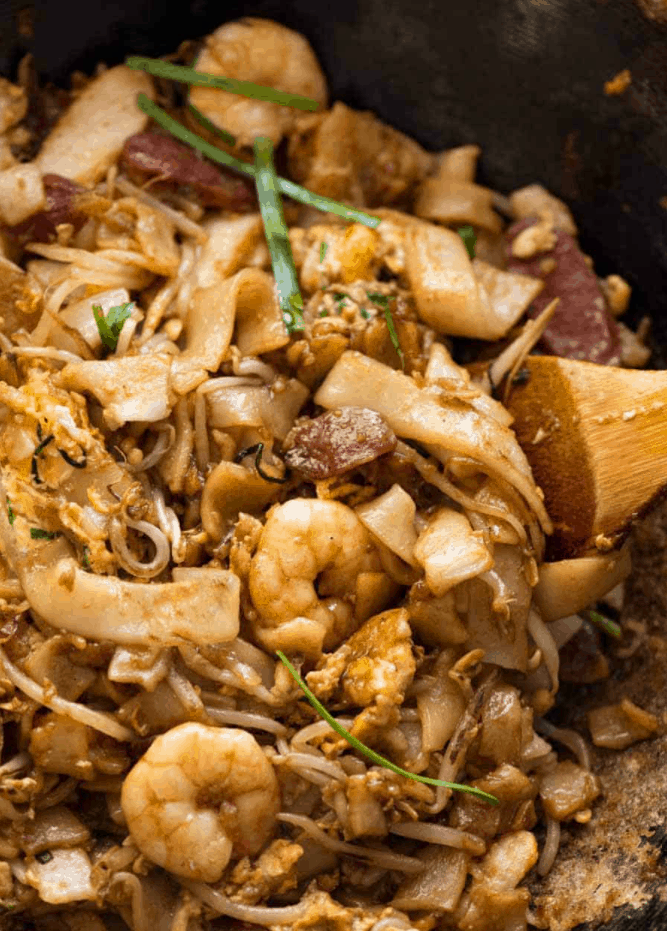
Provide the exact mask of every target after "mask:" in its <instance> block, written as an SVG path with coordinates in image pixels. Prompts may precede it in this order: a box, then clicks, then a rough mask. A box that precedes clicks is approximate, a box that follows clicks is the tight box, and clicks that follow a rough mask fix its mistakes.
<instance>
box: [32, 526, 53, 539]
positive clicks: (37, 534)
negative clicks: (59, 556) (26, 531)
mask: <svg viewBox="0 0 667 931" xmlns="http://www.w3.org/2000/svg"><path fill="white" fill-rule="evenodd" d="M55 537H56V534H55V533H51V531H50V530H42V528H41V527H31V528H30V538H31V539H32V540H54V539H55Z"/></svg>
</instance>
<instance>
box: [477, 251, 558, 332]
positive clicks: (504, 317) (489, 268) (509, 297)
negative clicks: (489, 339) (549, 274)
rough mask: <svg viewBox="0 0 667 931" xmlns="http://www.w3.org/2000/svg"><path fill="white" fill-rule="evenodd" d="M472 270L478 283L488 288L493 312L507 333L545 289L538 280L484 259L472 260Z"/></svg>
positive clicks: (487, 291)
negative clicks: (504, 268)
mask: <svg viewBox="0 0 667 931" xmlns="http://www.w3.org/2000/svg"><path fill="white" fill-rule="evenodd" d="M472 270H473V273H474V275H475V278H476V279H477V281H478V282H479V284H480V285H481V286H482V287H484V288H485V289H486V293H487V294H488V295H489V301H490V302H491V307H492V308H493V313H494V315H495V317H496V319H497V320H498V321H499V323H502V325H503V326H504V327H505V332H506V333H507V332H509V330H511V329H512V327H513V326H515V325H516V324H517V323H518V322H519V320H520V319H521V317H522V316H523V315H524V314H525V312H526V311H527V310H528V307H529V306H530V304H532V302H533V300H534V299H535V298H536V297H537V295H538V294H539V293H540V291H541V290H542V288H543V287H544V282H543V281H540V279H539V278H532V277H531V276H530V275H519V274H517V273H516V272H505V271H502V270H501V269H500V268H496V267H495V266H494V265H489V263H488V262H483V261H482V260H481V259H474V260H473V263H472Z"/></svg>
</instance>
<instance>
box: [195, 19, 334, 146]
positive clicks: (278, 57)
mask: <svg viewBox="0 0 667 931" xmlns="http://www.w3.org/2000/svg"><path fill="white" fill-rule="evenodd" d="M197 70H198V71H206V72H208V73H209V74H221V75H225V77H228V78H240V79H241V80H245V81H255V82H256V83H257V84H263V85H267V86H268V87H275V88H276V89H277V90H281V91H289V92H291V93H293V94H302V95H304V96H305V97H310V98H312V99H314V100H316V101H317V102H318V103H319V104H322V105H323V106H325V105H326V102H327V84H326V79H325V77H324V74H323V72H322V69H321V68H320V66H319V63H318V61H317V59H316V58H315V55H314V53H313V50H312V48H311V47H310V44H309V42H308V41H307V40H306V39H305V38H304V37H303V36H302V35H300V34H299V33H297V32H294V31H293V30H291V29H288V28H287V27H286V26H281V25H280V24H279V23H274V22H272V21H270V20H268V19H258V18H256V17H249V16H247V17H245V18H244V19H240V20H237V21H236V22H232V23H225V24H224V25H223V26H221V27H220V28H219V29H216V31H215V32H214V33H212V35H210V36H208V38H207V39H206V42H205V45H204V48H203V50H202V52H201V54H200V56H199V58H198V60H197ZM190 100H191V101H192V103H193V104H194V105H195V106H196V107H199V109H200V110H201V111H202V113H204V114H205V115H206V116H207V117H208V118H209V119H210V120H212V121H213V122H214V123H215V124H216V125H217V126H220V128H221V129H226V130H227V131H228V132H230V133H231V134H232V135H233V136H236V140H237V144H238V145H240V146H244V145H252V143H253V139H254V138H255V137H256V136H269V137H270V138H271V140H272V141H273V144H274V145H278V143H279V142H280V140H281V139H282V137H283V136H284V135H285V134H286V133H288V132H290V131H291V130H292V129H293V128H294V125H295V123H296V121H297V118H298V116H299V113H300V111H299V110H295V109H293V108H292V107H283V106H281V105H280V104H277V103H272V102H271V101H268V100H251V99H250V98H249V97H243V96H240V95H239V94H232V93H230V92H229V91H223V90H220V89H219V88H212V87H193V88H192V90H191V91H190Z"/></svg>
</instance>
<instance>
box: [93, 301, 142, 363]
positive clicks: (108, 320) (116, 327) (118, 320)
mask: <svg viewBox="0 0 667 931" xmlns="http://www.w3.org/2000/svg"><path fill="white" fill-rule="evenodd" d="M133 307H134V303H133V302H132V301H130V303H129V304H119V305H118V307H110V308H109V312H108V313H107V315H106V317H105V316H104V312H103V310H102V308H101V307H100V305H99V304H93V317H94V318H95V323H96V324H97V329H98V332H99V334H100V338H101V340H102V343H103V344H104V346H105V348H106V349H110V350H111V351H112V352H113V350H114V349H115V348H116V346H117V345H118V337H119V336H120V333H121V330H122V329H123V325H124V323H125V321H126V320H127V318H128V317H129V316H131V314H132V308H133Z"/></svg>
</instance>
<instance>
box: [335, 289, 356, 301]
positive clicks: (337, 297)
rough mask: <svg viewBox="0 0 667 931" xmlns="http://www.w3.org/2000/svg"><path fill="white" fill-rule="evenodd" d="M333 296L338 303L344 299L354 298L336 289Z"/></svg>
mask: <svg viewBox="0 0 667 931" xmlns="http://www.w3.org/2000/svg"><path fill="white" fill-rule="evenodd" d="M333 298H334V301H335V302H336V303H337V304H342V303H343V301H349V300H352V298H351V297H350V295H349V294H344V293H343V292H342V291H334V292H333Z"/></svg>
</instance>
